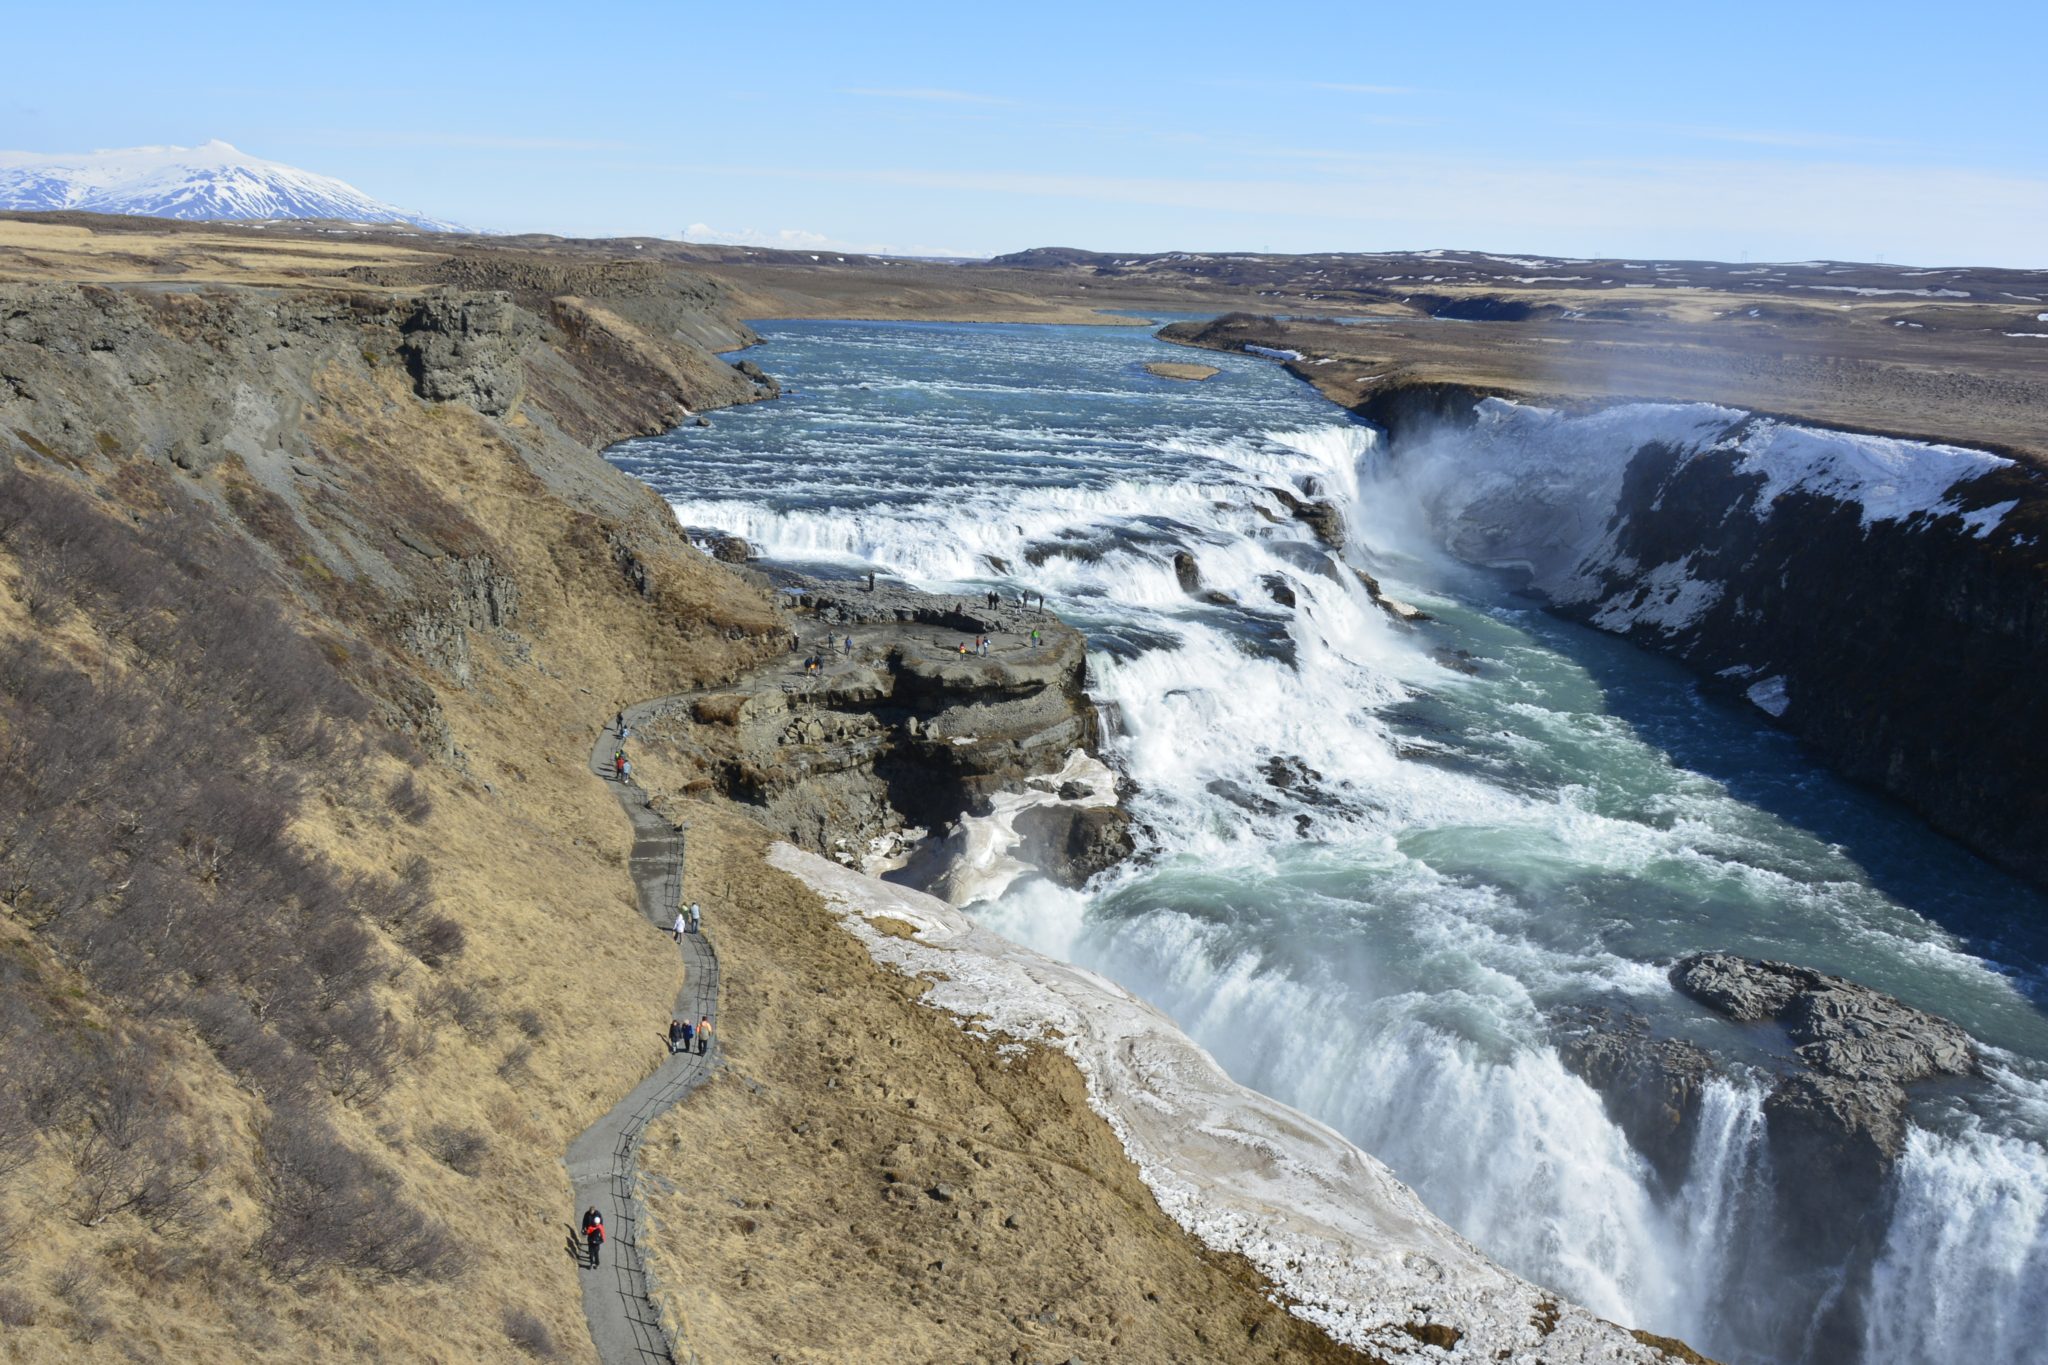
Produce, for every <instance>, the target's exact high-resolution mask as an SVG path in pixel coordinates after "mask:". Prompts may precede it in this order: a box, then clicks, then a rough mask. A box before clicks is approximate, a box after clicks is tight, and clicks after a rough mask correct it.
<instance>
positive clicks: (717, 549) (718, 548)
mask: <svg viewBox="0 0 2048 1365" xmlns="http://www.w3.org/2000/svg"><path fill="white" fill-rule="evenodd" d="M705 546H706V548H708V549H709V550H710V551H711V557H712V558H713V559H715V560H718V561H719V562H720V563H722V564H744V563H746V562H747V561H748V560H749V559H752V558H753V557H754V547H753V546H751V545H749V544H747V542H746V541H744V540H742V539H741V538H740V537H738V536H712V537H710V538H709V539H707V540H706V541H705Z"/></svg>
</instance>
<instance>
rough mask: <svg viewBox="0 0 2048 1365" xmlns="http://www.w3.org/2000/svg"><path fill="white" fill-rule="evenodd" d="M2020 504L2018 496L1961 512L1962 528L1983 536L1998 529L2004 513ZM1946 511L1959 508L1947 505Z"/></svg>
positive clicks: (1955, 510)
mask: <svg viewBox="0 0 2048 1365" xmlns="http://www.w3.org/2000/svg"><path fill="white" fill-rule="evenodd" d="M2019 505H2020V500H2019V499H2018V498H2013V499H2011V500H2009V501H2006V502H1994V503H1992V504H1991V505H1990V506H1989V507H1980V508H1978V509H1977V510H1976V511H1974V512H1963V513H1962V518H1963V528H1964V529H1965V530H1967V531H1968V532H1969V533H1970V534H1971V535H1973V536H1978V537H1983V536H1988V535H1990V534H1991V533H1992V532H1993V531H1995V530H1997V529H1998V523H2000V522H2001V521H2004V520H2005V514H2006V513H2007V512H2010V511H2012V509H2013V508H2015V507H2018V506H2019ZM1944 510H1946V511H1952V512H1960V511H1962V509H1961V508H1957V507H1948V508H1945V509H1944Z"/></svg>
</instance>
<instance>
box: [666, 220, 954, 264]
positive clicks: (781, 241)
mask: <svg viewBox="0 0 2048 1365" xmlns="http://www.w3.org/2000/svg"><path fill="white" fill-rule="evenodd" d="M683 240H684V241H686V242H701V243H704V244H706V245H718V246H751V247H766V248H769V249H772V250H775V251H805V252H818V253H821V254H829V255H836V256H973V255H976V254H977V253H975V252H971V251H953V250H948V249H946V248H944V247H935V246H918V245H910V246H900V245H897V244H894V243H889V242H848V241H842V240H840V239H839V238H837V237H833V236H830V235H829V234H827V233H823V232H813V231H811V230H810V229H809V228H778V229H776V230H775V231H773V232H763V231H761V230H760V229H759V228H750V227H749V228H718V227H713V226H712V225H711V224H709V223H692V224H690V226H689V227H687V228H685V229H683Z"/></svg>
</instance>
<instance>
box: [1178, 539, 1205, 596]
mask: <svg viewBox="0 0 2048 1365" xmlns="http://www.w3.org/2000/svg"><path fill="white" fill-rule="evenodd" d="M1173 576H1174V577H1175V578H1177V579H1179V580H1180V590H1181V591H1182V592H1184V593H1188V594H1190V595H1192V594H1193V593H1194V592H1195V591H1196V590H1197V589H1199V588H1200V587H1201V586H1202V567H1201V565H1199V564H1197V563H1195V557H1194V556H1193V555H1191V554H1189V553H1188V552H1187V551H1186V550H1175V551H1174V552H1173Z"/></svg>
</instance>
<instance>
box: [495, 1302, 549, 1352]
mask: <svg viewBox="0 0 2048 1365" xmlns="http://www.w3.org/2000/svg"><path fill="white" fill-rule="evenodd" d="M505 1335H506V1336H507V1337H508V1338H510V1339H511V1342H512V1344H513V1345H514V1346H517V1347H518V1348H519V1349H520V1350H522V1351H524V1352H526V1354H528V1355H530V1356H532V1357H533V1358H534V1359H535V1360H555V1359H558V1358H560V1356H561V1354H562V1351H561V1348H560V1347H558V1346H556V1345H555V1334H554V1333H553V1332H550V1331H549V1330H548V1325H547V1324H546V1323H544V1322H542V1321H541V1320H540V1319H539V1318H537V1317H535V1316H534V1315H533V1314H531V1313H529V1312H527V1311H526V1310H525V1309H524V1308H508V1309H506V1310H505Z"/></svg>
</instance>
